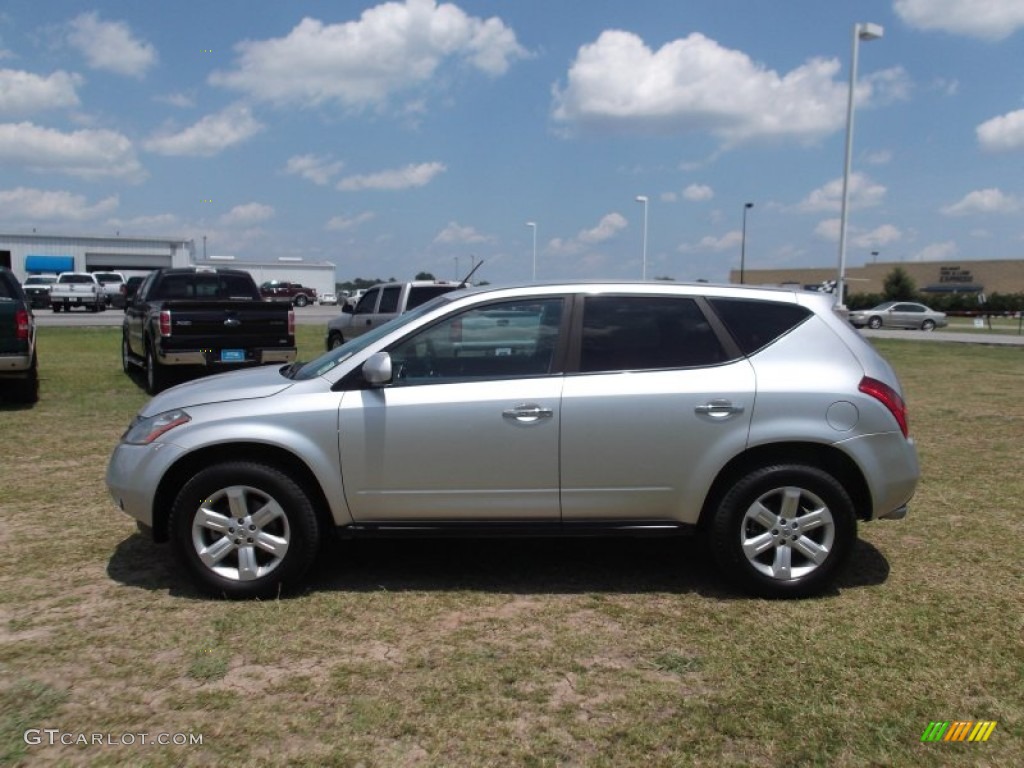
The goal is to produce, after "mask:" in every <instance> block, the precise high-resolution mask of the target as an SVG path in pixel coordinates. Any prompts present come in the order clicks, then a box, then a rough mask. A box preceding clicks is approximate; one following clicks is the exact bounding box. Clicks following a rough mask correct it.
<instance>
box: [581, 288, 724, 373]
mask: <svg viewBox="0 0 1024 768" xmlns="http://www.w3.org/2000/svg"><path fill="white" fill-rule="evenodd" d="M727 360H728V355H727V354H726V352H725V349H724V348H723V347H722V344H721V342H720V341H719V339H718V337H717V336H716V335H715V332H714V330H713V329H712V328H711V325H710V324H709V323H708V320H707V318H706V317H705V316H704V313H703V312H702V311H701V309H700V307H699V306H697V302H696V301H695V300H693V299H691V298H685V297H682V298H681V297H671V296H665V297H660V296H588V297H586V299H585V300H584V305H583V332H582V337H581V340H580V366H579V368H580V371H582V372H585V373H596V372H602V371H635V370H657V369H666V368H692V367H699V366H708V365H716V364H718V363H723V362H726V361H727Z"/></svg>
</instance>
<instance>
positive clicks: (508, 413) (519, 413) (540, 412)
mask: <svg viewBox="0 0 1024 768" xmlns="http://www.w3.org/2000/svg"><path fill="white" fill-rule="evenodd" d="M554 414H555V412H554V411H553V410H551V409H550V408H541V407H540V406H539V405H537V404H536V403H523V404H522V405H517V406H516V407H515V408H506V409H505V410H504V411H502V412H501V415H502V417H504V418H506V419H515V420H516V421H518V422H521V423H523V424H532V423H534V422H537V421H540V420H541V419H549V418H551V417H552V416H554Z"/></svg>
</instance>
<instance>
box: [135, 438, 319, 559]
mask: <svg viewBox="0 0 1024 768" xmlns="http://www.w3.org/2000/svg"><path fill="white" fill-rule="evenodd" d="M225 461H249V462H252V463H255V464H263V465H266V466H270V467H273V468H275V469H279V470H281V471H282V472H285V473H286V474H288V475H289V476H290V477H292V479H294V480H295V482H296V483H297V484H298V485H299V487H301V488H302V490H303V491H304V492H305V493H306V494H307V495H308V496H309V500H310V502H311V503H312V504H313V509H314V511H315V512H316V516H317V522H318V523H319V524H320V525H321V528H322V530H323V531H325V532H327V531H331V530H333V529H334V527H335V525H336V524H335V522H334V520H333V519H332V518H331V515H330V505H329V504H328V502H327V496H326V494H325V493H324V490H323V488H322V487H321V485H320V482H319V481H318V480H317V478H316V475H315V474H314V473H313V470H311V469H310V468H309V466H308V465H307V464H306V463H305V462H304V461H303V460H302V459H300V458H299V457H298V456H296V455H295V454H294V453H291V452H290V451H288V450H286V449H284V448H281V447H279V446H274V445H267V444H266V443H244V442H243V443H220V444H217V445H213V446H210V447H207V448H201V449H199V450H197V451H194V452H192V453H188V454H185V455H184V456H182V457H181V458H179V459H178V460H177V461H176V462H175V463H174V464H172V465H171V466H170V467H169V468H168V470H167V471H166V472H165V473H164V476H163V477H162V478H161V480H160V484H159V485H158V486H157V489H156V493H155V494H154V495H153V539H154V540H155V541H159V542H164V541H167V540H168V539H169V538H170V531H169V530H168V521H169V519H170V515H171V507H172V506H173V505H174V499H175V498H176V497H177V495H178V492H179V491H180V490H181V488H182V486H184V484H185V483H186V482H188V480H189V478H191V477H192V476H193V475H194V474H196V473H197V472H199V471H200V470H202V469H205V468H207V467H210V466H213V465H214V464H221V463H224V462H225Z"/></svg>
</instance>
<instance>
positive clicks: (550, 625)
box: [0, 327, 1024, 767]
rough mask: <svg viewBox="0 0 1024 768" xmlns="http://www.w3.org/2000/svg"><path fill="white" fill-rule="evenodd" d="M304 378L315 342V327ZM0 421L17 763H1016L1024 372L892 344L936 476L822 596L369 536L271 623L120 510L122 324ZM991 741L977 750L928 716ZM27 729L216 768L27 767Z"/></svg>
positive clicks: (568, 557) (646, 550)
mask: <svg viewBox="0 0 1024 768" xmlns="http://www.w3.org/2000/svg"><path fill="white" fill-rule="evenodd" d="M300 334H301V337H300V344H301V345H302V348H303V350H304V352H303V356H304V357H306V358H309V357H311V356H313V355H315V354H317V353H318V352H319V349H320V345H321V343H322V339H321V335H322V334H321V332H320V329H313V328H302V327H300ZM40 337H41V338H40V348H41V352H40V359H41V367H42V374H43V389H42V399H41V400H40V402H39V404H38V405H37V406H36V407H34V408H28V409H12V408H6V409H4V408H2V407H0V446H2V447H0V488H3V493H2V495H0V537H2V538H0V542H2V544H3V551H4V552H5V555H6V557H5V558H3V560H2V561H0V672H2V675H0V723H2V729H0V754H2V755H3V760H4V761H5V762H9V763H18V762H23V763H25V764H29V763H31V764H32V765H59V764H66V765H123V764H147V765H154V766H162V765H168V766H169V765H209V764H220V763H223V764H240V765H249V766H264V765H266V766H270V765H288V764H292V765H308V764H318V765H337V766H348V765H351V766H356V765H366V766H374V765H380V766H433V765H445V766H480V765H526V766H553V765H564V766H616V767H618V766H623V765H634V764H643V765H653V766H661V765H665V766H670V765H671V766H676V765H707V766H741V765H742V766H749V765H754V766H758V765H760V766H778V765H788V766H803V765H829V766H862V765H896V766H944V765H950V764H955V763H960V764H964V765H979V766H980V765H1010V764H1014V763H1015V762H1016V761H1017V759H1018V758H1015V757H1014V755H1018V756H1019V754H1021V753H1024V738H1022V736H1024V733H1022V727H1021V723H1022V722H1024V704H1022V698H1021V695H1020V691H1021V690H1024V679H1022V678H1024V653H1022V645H1021V637H1022V634H1024V632H1022V630H1024V626H1022V617H1024V600H1022V597H1021V590H1020V584H1021V583H1022V578H1021V577H1022V575H1024V574H1022V566H1021V564H1020V563H1021V560H1020V553H1019V545H1018V543H1017V542H1018V539H1017V535H1019V531H1020V506H1021V504H1020V499H1021V498H1022V497H1024V479H1022V473H1021V465H1022V458H1024V454H1022V449H1021V435H1022V434H1024V429H1022V422H1024V396H1022V395H1024V351H1022V350H1019V349H1005V348H985V347H966V346H963V345H950V346H945V345H940V344H935V343H919V342H909V341H908V342H904V341H895V340H882V341H879V342H878V345H879V347H881V348H882V350H883V351H884V352H885V353H886V354H887V355H888V356H889V358H890V359H891V360H892V361H893V363H894V364H895V365H896V367H897V369H898V371H899V373H900V375H901V378H902V380H903V382H904V384H905V387H906V390H907V396H908V400H909V403H910V409H911V410H910V415H911V430H912V433H913V434H914V435H915V436H916V438H917V440H918V443H919V449H920V454H921V459H922V468H923V472H924V477H923V479H922V483H921V486H920V490H919V493H918V496H917V498H916V499H915V501H914V503H913V505H912V508H911V514H910V516H909V517H908V518H907V519H906V520H903V521H900V522H891V523H877V524H872V525H864V526H862V527H861V542H860V543H859V544H858V546H857V548H856V550H855V553H854V558H853V562H852V563H851V566H850V568H848V569H847V571H846V572H845V573H844V574H843V575H842V577H841V578H840V581H839V586H838V589H837V590H835V592H834V593H832V594H830V595H827V596H825V597H823V598H821V599H817V600H806V601H795V602H765V601H760V600H752V599H748V598H746V597H744V596H742V595H738V594H736V593H734V592H732V591H730V590H729V589H728V588H727V587H725V586H724V584H723V583H722V582H721V581H720V580H719V579H718V577H717V576H716V575H715V574H714V573H713V572H712V571H711V570H710V568H709V563H708V561H707V558H706V557H705V555H704V553H703V551H702V550H701V547H700V546H699V545H698V544H697V543H696V542H687V541H683V542H679V541H535V542H534V541H505V542H502V541H477V542H473V541H453V542H437V541H425V542H372V541H371V542H357V543H352V542H348V543H341V544H337V545H332V546H330V547H328V549H327V551H326V553H325V557H324V558H323V559H322V561H321V563H320V564H319V565H318V567H317V569H316V571H315V573H314V574H313V579H312V581H311V584H310V587H309V589H308V590H307V591H306V592H304V593H303V594H300V595H297V596H295V597H292V598H289V599H284V600H280V601H267V602H252V603H241V604H239V603H229V602H223V601H218V600H208V599H205V598H202V597H200V596H199V595H198V594H197V593H196V592H195V591H194V590H193V588H192V587H191V585H190V584H189V582H188V581H187V580H185V579H184V578H182V576H181V575H180V573H179V571H178V570H177V568H176V567H175V566H174V563H173V562H172V560H171V559H170V557H169V553H168V552H167V550H166V548H163V547H158V546H155V545H153V544H152V543H150V542H148V541H146V540H145V539H143V538H142V537H140V536H139V535H137V534H136V533H135V528H134V526H133V524H132V523H131V521H130V520H129V519H128V518H127V517H125V516H124V515H122V514H120V513H119V512H117V510H116V509H114V507H113V505H112V503H111V502H110V500H109V498H108V497H107V494H106V491H105V489H104V486H103V473H104V471H105V465H106V460H107V457H108V456H109V453H110V450H111V449H112V447H113V445H114V444H115V442H116V441H117V439H118V436H119V435H120V433H121V431H122V430H123V429H124V427H125V426H126V425H127V423H128V420H129V419H130V418H131V416H132V414H133V413H134V412H135V411H136V410H137V409H138V407H139V406H140V405H141V404H142V403H143V402H145V399H146V398H145V395H144V394H143V393H142V392H141V390H140V389H139V388H138V387H137V386H136V385H135V384H133V383H132V382H131V381H129V380H128V378H127V377H125V376H124V375H123V374H122V373H121V371H120V363H119V359H118V337H117V333H116V331H112V330H73V329H50V328H46V329H43V330H42V331H41V332H40ZM953 719H973V720H977V719H991V720H998V721H999V725H998V727H997V728H996V730H995V732H994V733H993V735H992V737H991V738H990V740H989V742H987V743H985V744H971V745H969V744H929V745H923V744H921V743H920V737H921V734H922V732H923V731H924V729H925V727H926V726H927V725H928V722H929V721H931V720H953ZM26 728H59V729H61V730H62V731H63V732H66V733H74V734H78V733H86V734H92V733H102V734H114V735H120V734H124V733H146V734H151V735H156V734H159V733H186V734H187V733H193V734H202V736H203V744H202V746H191V747H185V746H145V747H143V746H140V745H138V744H136V745H134V746H120V745H119V746H90V747H83V746H75V745H63V746H62V745H55V746H47V745H38V746H36V745H26V744H25V743H24V739H23V733H24V730H25V729H26Z"/></svg>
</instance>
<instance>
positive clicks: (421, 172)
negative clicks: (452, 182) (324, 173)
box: [337, 162, 448, 192]
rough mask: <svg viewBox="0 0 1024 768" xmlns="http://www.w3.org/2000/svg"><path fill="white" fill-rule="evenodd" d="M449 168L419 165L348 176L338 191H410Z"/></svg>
mask: <svg viewBox="0 0 1024 768" xmlns="http://www.w3.org/2000/svg"><path fill="white" fill-rule="evenodd" d="M446 170H448V168H447V167H446V166H445V164H444V163H436V162H434V163H420V164H419V165H407V166H405V167H404V168H394V169H392V170H388V171H379V172H378V173H369V174H363V175H358V176H346V177H345V178H344V179H342V180H341V181H339V182H338V185H337V186H338V189H341V190H344V191H346V192H355V191H358V190H360V189H409V188H411V187H423V186H426V185H427V184H429V183H430V182H431V181H433V179H434V177H435V176H437V175H438V174H439V173H444V172H445V171H446Z"/></svg>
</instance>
